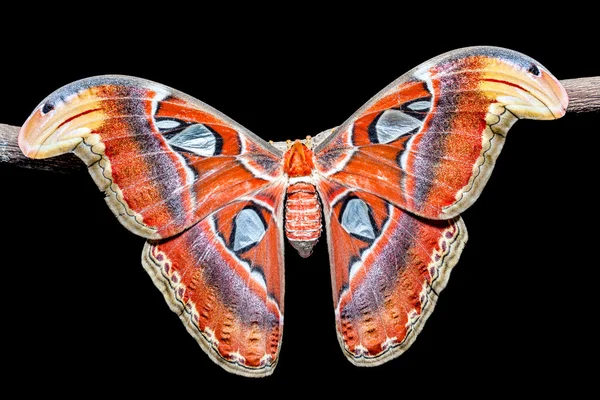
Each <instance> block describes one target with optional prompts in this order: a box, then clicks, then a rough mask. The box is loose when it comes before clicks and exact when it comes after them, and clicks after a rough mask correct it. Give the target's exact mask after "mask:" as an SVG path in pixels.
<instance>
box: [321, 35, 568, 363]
mask: <svg viewBox="0 0 600 400" xmlns="http://www.w3.org/2000/svg"><path fill="white" fill-rule="evenodd" d="M567 102H568V100H567V95H566V92H565V90H564V89H563V88H562V86H561V85H560V83H559V82H558V81H557V80H556V79H555V78H554V77H553V76H552V75H551V74H550V73H549V72H548V71H547V70H546V69H545V68H544V67H542V66H541V65H540V64H539V63H537V62H536V61H534V60H532V59H531V58H529V57H527V56H525V55H522V54H520V53H517V52H514V51H511V50H506V49H501V48H493V47H471V48H465V49H460V50H456V51H453V52H450V53H447V54H443V55H441V56H439V57H436V58H434V59H432V60H429V61H427V62H425V63H423V64H421V65H420V66H418V67H416V68H415V69H413V70H411V71H409V72H408V73H407V74H405V75H403V76H402V77H400V78H398V79H397V80H396V81H394V82H392V83H391V84H390V85H389V86H388V87H386V88H385V89H383V90H382V91H381V92H380V93H379V94H377V95H376V96H375V97H373V98H372V99H371V100H370V101H369V102H367V103H366V104H365V106H363V107H362V108H361V109H359V110H358V111H357V112H356V113H355V114H354V115H352V116H351V117H350V118H349V119H348V120H347V121H346V122H345V123H344V124H342V125H341V126H340V127H339V128H336V129H334V130H332V131H330V132H325V133H323V134H321V135H319V136H317V137H316V138H315V144H316V145H315V148H314V152H315V167H316V173H315V179H316V180H317V182H318V183H317V187H318V191H319V195H320V198H321V199H322V201H323V211H324V216H325V222H326V228H327V236H328V238H327V239H328V247H329V255H330V263H331V275H332V284H333V297H334V304H335V307H336V325H337V331H338V337H339V338H340V343H341V345H342V348H343V349H344V351H345V354H346V356H347V357H348V359H349V360H350V361H351V362H353V363H355V364H358V365H377V364H380V363H382V362H385V361H387V360H389V359H390V358H393V357H396V356H398V355H399V354H401V353H402V352H404V351H405V350H406V349H407V348H408V347H409V346H410V344H411V343H412V342H413V341H414V339H415V337H416V336H417V335H418V333H419V332H420V330H421V329H422V327H423V324H424V322H425V321H426V319H427V317H428V316H429V314H430V313H431V311H432V310H433V308H434V306H435V303H436V298H437V295H438V294H439V292H440V291H441V290H442V289H443V288H444V286H445V285H446V282H447V280H448V277H449V274H450V271H451V269H452V267H453V266H454V265H455V264H456V262H457V260H458V258H459V256H460V253H461V251H462V249H463V247H464V244H465V242H466V240H467V232H466V228H465V225H464V223H463V222H462V219H461V218H460V216H459V214H460V213H461V212H462V211H464V210H465V209H466V208H467V207H469V206H470V205H471V204H472V203H473V202H474V201H475V200H476V199H477V197H478V196H479V194H480V193H481V190H482V189H483V187H484V185H485V183H486V182H487V180H488V178H489V176H490V174H491V171H492V169H493V166H494V163H495V161H496V158H497V156H498V154H499V153H500V150H501V148H502V145H503V143H504V139H505V135H506V133H507V131H508V129H509V128H510V127H511V126H512V124H513V123H514V122H515V121H516V120H517V119H519V118H535V119H553V118H558V117H560V116H562V115H563V114H564V113H565V109H566V106H567Z"/></svg>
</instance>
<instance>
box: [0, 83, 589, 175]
mask: <svg viewBox="0 0 600 400" xmlns="http://www.w3.org/2000/svg"><path fill="white" fill-rule="evenodd" d="M561 83H562V85H563V86H564V88H565V89H566V91H567V93H568V95H569V107H568V108H567V112H569V113H586V112H600V76H595V77H589V78H576V79H565V80H562V81H561ZM19 129H20V128H19V127H18V126H11V125H5V124H0V164H1V163H6V164H11V165H15V166H18V167H22V168H32V169H39V170H47V171H53V172H61V173H68V172H72V171H79V170H83V169H84V168H85V164H83V163H82V162H81V161H80V160H79V159H78V158H77V157H76V156H75V155H73V154H65V155H62V156H60V157H53V158H49V159H45V160H33V159H30V158H27V157H25V155H23V153H22V152H21V149H19V146H18V144H17V135H18V133H19Z"/></svg>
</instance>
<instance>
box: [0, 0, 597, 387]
mask: <svg viewBox="0 0 600 400" xmlns="http://www.w3.org/2000/svg"><path fill="white" fill-rule="evenodd" d="M417 6H418V7H419V8H422V6H423V4H421V5H414V7H417ZM48 7H49V10H52V11H55V10H56V8H55V6H50V5H48ZM163 7H164V6H163ZM100 8H102V7H100ZM230 8H231V9H226V10H221V11H219V12H217V11H210V12H209V11H208V10H205V9H203V8H202V7H199V9H198V10H194V11H192V10H187V9H183V8H177V7H176V6H175V5H168V4H167V5H166V7H165V8H164V10H154V11H153V13H151V15H150V16H147V15H144V16H142V15H141V14H137V12H134V13H127V14H126V13H125V12H124V10H122V9H121V8H117V7H114V8H105V9H104V10H103V11H100V10H96V9H94V11H89V12H85V13H81V14H75V15H68V14H57V15H56V16H54V15H52V17H51V16H50V14H48V15H44V16H42V19H41V20H40V21H37V20H34V19H31V18H29V17H26V16H27V15H28V13H27V12H26V11H25V10H23V11H15V14H14V15H5V18H6V19H7V20H11V22H13V23H14V24H15V25H14V26H3V27H2V28H0V29H1V31H0V33H1V34H2V37H3V38H4V39H5V42H4V44H3V53H2V61H1V66H2V74H3V75H2V76H3V78H4V79H3V82H2V94H1V95H0V106H1V108H0V122H1V123H6V124H11V125H21V124H22V123H23V122H24V121H25V119H26V118H27V117H28V116H29V114H30V112H31V111H32V110H33V109H34V107H35V106H36V105H37V104H38V103H39V102H40V101H41V100H42V99H43V98H44V97H45V96H46V95H48V94H49V93H51V92H52V91H54V90H55V89H57V88H58V87H60V86H62V85H64V84H67V83H69V82H71V81H73V80H76V79H80V78H84V77H87V76H91V75H97V74H107V73H118V74H128V75H134V76H139V77H143V78H147V79H151V80H154V81H157V82H160V83H163V84H166V85H168V86H171V87H174V88H176V89H179V90H182V91H184V92H186V93H188V94H190V95H192V96H194V97H196V98H198V99H200V100H202V101H204V102H206V103H208V104H210V105H212V106H213V107H215V108H217V109H218V110H220V111H222V112H224V113H225V114H227V115H228V116H230V117H231V118H233V119H234V120H236V121H238V122H239V123H241V124H242V125H244V126H245V127H246V128H248V129H250V130H251V131H253V132H255V133H256V134H258V135H259V136H261V137H263V138H265V139H267V140H269V139H272V140H276V141H277V140H285V139H294V138H303V137H305V136H306V135H307V134H311V135H315V134H317V133H319V132H321V131H323V130H325V129H327V128H330V127H333V126H336V125H339V124H340V123H342V122H343V121H344V120H345V119H346V118H347V117H348V116H350V114H351V113H352V112H354V111H355V110H356V109H357V108H358V107H360V106H361V105H362V104H363V103H364V102H366V101H367V100H368V99H369V98H370V97H371V96H373V95H374V94H375V93H377V92H378V91H379V90H380V89H382V88H383V87H384V86H386V85H387V84H388V83H390V82H391V81H392V80H394V79H395V78H397V77H398V76H400V75H401V74H403V73H404V72H406V71H408V70H409V69H411V68H412V67H414V66H416V65H417V64H419V63H421V62H423V61H426V60H427V59H429V58H431V57H433V56H436V55H438V54H441V53H443V52H446V51H449V50H452V49H456V48H459V47H463V46H470V45H496V46H502V47H508V48H512V49H514V50H518V51H521V52H523V53H525V54H527V55H529V56H531V57H533V58H534V59H536V60H537V61H539V62H540V63H541V64H542V65H544V66H545V67H547V68H548V69H549V70H550V71H551V72H552V73H553V74H554V75H555V76H557V77H558V78H559V79H568V78H578V77H585V76H597V75H600V68H599V67H598V64H597V62H596V61H593V56H592V54H591V53H590V50H591V47H588V46H587V45H586V43H583V44H582V43H581V40H579V41H578V39H577V38H581V37H585V35H586V34H588V33H589V31H591V28H592V25H590V23H589V22H587V21H586V20H585V16H583V18H582V16H581V15H580V16H578V17H577V20H576V21H575V20H573V19H572V18H571V17H569V16H568V15H566V14H564V13H562V12H560V11H555V12H551V13H549V14H547V15H542V14H539V13H538V14H531V15H527V16H526V15H523V14H520V12H519V11H517V10H512V11H511V12H506V10H504V11H503V12H502V13H498V14H495V15H492V14H490V13H482V14H484V17H482V16H478V13H479V12H481V10H480V11H478V12H476V13H475V14H474V15H472V16H467V17H465V18H463V19H458V17H453V16H452V17H451V16H450V15H447V14H445V13H439V12H438V13H437V14H438V17H441V18H439V20H436V19H434V18H430V15H429V13H430V11H429V10H420V12H419V13H414V12H413V11H410V10H409V9H407V8H404V9H402V8H398V9H391V8H386V7H376V6H375V5H370V7H369V8H368V9H367V8H366V7H364V5H363V7H358V8H357V9H356V10H351V12H350V14H348V15H342V14H341V13H340V14H338V13H334V14H333V15H331V16H328V15H324V14H322V10H321V9H314V10H307V9H304V10H299V9H293V8H290V9H289V11H285V12H284V11H282V10H273V9H269V8H266V9H264V10H260V9H257V8H255V9H252V10H247V11H244V12H243V13H242V15H243V16H244V18H241V19H240V18H233V15H232V14H233V13H234V11H236V10H234V9H233V8H234V6H231V7H230ZM307 11H308V12H307ZM246 12H247V14H246ZM252 12H254V13H257V12H258V14H261V13H262V14H263V17H265V15H264V13H268V12H273V13H274V14H271V16H270V17H269V16H267V17H265V18H264V20H263V19H261V20H258V19H254V17H252V15H254V14H252ZM431 12H433V10H431ZM583 14H585V12H584V13H583ZM238 15H239V13H238ZM569 21H571V22H570V24H567V23H569ZM459 28H460V29H459ZM592 35H596V38H597V33H595V34H594V33H592ZM578 43H579V44H578ZM590 46H592V47H593V46H594V45H593V44H590ZM598 122H599V118H598V113H595V114H587V115H583V114H580V115H575V114H571V113H570V114H567V116H565V117H564V118H563V119H561V120H558V121H519V122H518V123H517V124H516V125H515V126H514V127H513V128H512V129H511V131H510V133H509V135H508V140H507V142H506V145H505V148H504V150H503V152H502V154H501V155H500V157H499V160H498V163H497V166H496V169H495V171H494V173H493V174H492V177H491V180H490V182H489V183H488V185H487V187H486V188H485V190H484V191H483V194H482V196H481V197H480V199H479V200H478V201H477V202H476V204H475V205H473V206H472V207H471V208H470V209H468V210H467V211H466V212H465V213H464V214H463V218H464V220H465V223H466V225H467V228H468V232H469V242H468V243H467V245H466V247H465V250H464V251H463V254H462V257H461V259H460V261H459V263H458V265H457V266H456V267H455V269H454V271H453V273H452V277H451V279H450V281H449V284H448V286H447V288H446V289H445V290H444V291H443V292H442V294H441V297H440V299H439V302H438V305H437V307H436V309H435V311H434V312H433V314H432V316H431V317H430V319H429V321H428V322H427V324H426V325H425V327H424V329H423V331H422V333H421V334H420V336H419V337H418V338H417V340H416V342H415V343H414V344H413V345H412V346H411V348H410V349H409V350H408V351H407V352H406V353H405V354H403V355H402V356H400V357H399V358H397V359H395V360H393V361H391V362H388V363H386V364H385V365H382V366H380V367H376V368H359V367H355V366H353V365H351V364H350V363H349V362H348V361H346V359H345V357H344V355H343V353H342V351H341V349H340V348H339V345H338V342H337V339H336V335H335V326H334V313H333V302H332V299H331V285H330V278H329V266H328V261H327V260H328V259H327V249H326V241H325V237H323V238H322V240H321V242H320V243H319V244H318V246H317V247H316V249H315V252H314V254H313V255H312V256H311V257H310V258H308V259H301V258H300V257H299V256H298V255H297V254H296V252H295V251H294V250H293V249H292V248H291V247H289V246H288V245H287V243H286V293H285V330H284V336H283V345H282V348H281V353H280V360H279V364H278V366H277V368H276V370H275V373H274V374H273V375H272V376H271V377H269V378H263V379H258V380H257V379H249V378H243V377H239V376H235V375H232V374H229V373H227V372H225V371H223V370H222V369H221V368H220V367H218V366H217V365H215V364H214V363H213V362H212V361H210V360H209V358H208V357H207V356H206V355H205V354H204V353H203V352H202V350H201V349H200V348H199V347H198V345H197V344H196V342H195V341H194V340H193V339H192V337H191V336H189V335H188V334H187V332H186V331H185V329H184V327H183V325H182V324H181V322H180V321H179V319H178V318H177V316H176V315H175V314H173V313H172V312H171V311H169V309H168V307H167V305H166V303H165V301H164V299H163V297H162V294H160V292H159V291H158V290H156V288H155V287H154V285H153V284H152V282H151V280H150V278H149V277H148V276H147V274H146V272H145V271H144V270H143V268H142V266H141V263H140V255H141V249H142V246H143V244H144V240H143V239H141V238H139V237H136V236H134V235H133V234H131V233H129V232H128V231H126V230H125V229H124V228H123V227H122V226H121V225H120V224H119V223H118V222H117V220H116V219H115V218H114V217H113V215H112V213H111V212H110V211H109V209H108V207H106V205H105V203H104V200H103V196H102V194H101V193H100V192H99V191H98V190H97V188H96V186H95V184H94V183H93V182H92V179H91V178H90V177H89V176H88V175H87V173H86V172H85V171H82V172H80V173H73V174H62V175H61V174H56V173H51V172H41V171H34V170H24V169H18V168H15V167H12V166H9V165H6V164H2V163H0V178H1V181H2V189H1V190H2V196H1V201H2V207H1V211H2V214H3V218H2V232H3V235H2V256H3V262H2V264H1V266H2V268H3V274H1V275H0V276H1V278H0V279H1V281H0V282H2V285H1V287H2V291H1V293H2V303H1V304H2V333H3V336H4V338H5V339H3V346H2V347H4V348H3V349H2V352H3V361H4V364H5V365H7V366H8V367H9V368H8V371H9V372H8V373H5V376H4V379H5V382H7V383H12V384H15V386H16V387H18V388H19V389H20V390H21V391H22V392H28V391H30V390H43V391H44V392H46V393H57V394H60V393H78V394H96V393H98V392H99V391H106V392H107V393H137V394H142V393H144V392H149V393H153V394H158V393H159V392H160V391H163V390H164V391H166V392H168V391H172V392H173V393H172V395H192V396H197V397H198V398H200V397H201V396H203V395H206V392H205V390H207V388H214V389H219V390H222V392H221V395H234V396H241V397H246V396H264V395H269V396H273V395H277V392H275V390H281V392H279V393H280V394H281V395H289V394H300V393H304V392H308V393H310V392H314V393H321V392H322V388H323V387H325V388H329V389H332V390H334V393H339V394H340V395H348V394H351V393H354V392H358V391H360V390H367V391H368V393H371V397H373V398H374V396H377V395H380V394H383V393H385V391H386V390H389V391H390V393H395V394H398V395H403V394H404V395H406V394H408V393H410V392H417V391H424V393H425V394H426V395H434V394H437V393H438V392H440V393H451V392H456V393H467V392H475V393H478V394H481V395H484V396H487V395H489V394H498V393H500V392H502V393H511V392H515V393H516V392H520V393H524V392H525V393H537V394H540V393H542V392H544V393H557V391H559V390H568V391H570V392H571V391H572V390H577V391H579V390H585V389H586V388H587V387H589V386H588V385H589V384H590V380H591V379H593V378H594V375H595V374H592V372H593V371H592V370H591V369H590V368H593V367H587V366H586V365H587V364H588V363H589V362H591V363H592V365H594V363H595V361H596V359H595V358H593V352H594V351H595V350H596V347H597V345H596V340H594V336H595V337H596V339H597V333H596V328H595V324H594V322H595V319H596V316H597V314H598V313H597V311H596V309H597V305H598V301H597V298H596V296H595V294H596V292H597V288H596V283H597V280H596V277H597V272H596V270H597V268H598V261H597V250H598V245H597V238H596V237H597V233H596V232H595V230H596V229H597V228H598V222H599V220H598V216H597V214H598V212H597V207H596V206H597V200H596V198H597V197H596V194H595V191H594V189H595V186H596V185H597V182H598V178H597V173H598V167H597V164H596V160H597V144H598V139H597V136H598V134H599V128H598ZM590 336H591V337H592V338H589V337H590ZM281 383H285V385H282V386H279V384H281ZM321 383H325V384H326V385H325V386H322V387H321V386H318V385H317V384H321ZM216 393H219V392H216ZM571 393H572V392H571Z"/></svg>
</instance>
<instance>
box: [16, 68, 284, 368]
mask: <svg viewBox="0 0 600 400" xmlns="http://www.w3.org/2000/svg"><path fill="white" fill-rule="evenodd" d="M19 145H20V147H21V149H22V150H23V153H24V154H26V155H28V156H29V157H34V158H45V157H51V156H56V155H60V154H62V153H66V152H71V151H72V152H74V153H75V154H76V155H78V156H79V157H80V158H81V159H82V160H83V161H85V163H86V164H87V165H88V169H89V171H90V173H91V175H92V177H93V178H94V181H95V182H96V184H97V185H98V187H99V189H100V190H102V191H103V192H104V193H105V194H106V201H107V203H108V205H109V206H110V208H111V210H112V211H113V212H114V214H115V215H116V217H117V218H118V220H119V221H120V222H121V223H122V224H123V225H124V226H125V227H126V228H127V229H129V230H130V231H132V232H133V233H135V234H137V235H140V236H142V237H145V238H146V239H149V240H150V242H149V243H148V244H147V245H146V247H145V250H144V257H143V260H144V261H143V265H144V267H145V268H146V270H147V271H148V273H149V274H150V276H151V277H152V279H153V281H154V283H155V284H156V286H157V287H158V288H159V289H160V290H161V291H162V293H163V294H164V296H165V299H166V300H167V303H168V304H169V306H170V308H171V309H172V310H173V311H174V312H176V313H177V314H179V316H180V318H181V320H182V322H183V323H184V325H185V327H186V328H187V330H188V331H189V332H190V334H192V336H194V338H195V339H196V340H197V341H198V343H199V344H200V346H201V347H202V349H203V350H204V351H206V353H207V354H208V355H209V356H210V357H211V359H213V360H214V361H216V362H217V363H218V364H219V365H221V366H222V367H223V368H225V369H227V370H228V371H231V372H234V373H238V374H242V375H247V376H265V375H269V374H271V373H272V372H273V369H274V368H275V365H276V363H277V360H278V352H279V348H280V344H281V334H282V329H283V265H284V264H283V229H282V219H283V213H282V211H281V209H282V207H283V199H284V196H285V179H284V177H283V173H282V171H281V155H282V153H281V151H280V150H278V149H277V148H275V147H273V146H271V145H270V144H268V143H266V142H265V141H263V140H261V139H260V138H258V137H257V136H256V135H254V134H252V133H251V132H249V131H248V130H247V129H244V128H243V127H242V126H240V125H239V124H237V123H236V122H234V121H233V120H232V119H230V118H228V117H227V116H225V115H224V114H222V113H220V112H219V111H217V110H215V109H214V108H211V107H210V106H208V105H207V104H205V103H203V102H201V101H199V100H197V99H194V98H192V97H191V96H188V95H186V94H184V93H182V92H179V91H177V90H175V89H173V88H169V87H167V86H164V85H161V84H158V83H156V82H151V81H148V80H144V79H140V78H136V77H129V76H115V75H107V76H97V77H91V78H86V79H83V80H80V81H77V82H73V83H71V84H69V85H66V86H64V87H62V88H60V89H58V90H57V91H55V92H54V93H53V94H51V95H50V96H48V97H47V98H46V99H45V100H43V101H42V102H41V103H40V105H39V106H38V107H37V108H36V110H34V112H33V113H32V115H31V116H30V117H29V118H28V120H27V121H26V122H25V124H24V125H23V127H22V129H21V132H20V134H19ZM65 196H66V194H65ZM69 217H70V216H69ZM100 247H102V246H100ZM103 248H104V250H105V251H106V252H107V254H106V255H105V257H107V258H110V257H111V256H112V255H111V254H110V250H109V249H108V247H107V246H104V247H103ZM116 259H117V258H115V260H116ZM119 267H120V266H119ZM123 267H125V266H123Z"/></svg>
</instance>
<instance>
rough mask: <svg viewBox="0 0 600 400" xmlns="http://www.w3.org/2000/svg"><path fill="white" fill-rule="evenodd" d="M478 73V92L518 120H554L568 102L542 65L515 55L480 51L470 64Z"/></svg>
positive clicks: (475, 54)
mask: <svg viewBox="0 0 600 400" xmlns="http://www.w3.org/2000/svg"><path fill="white" fill-rule="evenodd" d="M466 61H467V62H468V61H469V60H466ZM470 62H471V63H472V66H470V67H472V68H473V69H479V70H480V74H481V75H480V76H479V87H478V89H480V90H483V91H485V92H486V93H487V94H488V96H489V97H490V98H492V99H494V100H495V101H496V102H498V103H500V104H502V105H504V106H505V107H506V109H507V110H509V111H510V112H511V113H513V114H514V115H515V116H517V117H518V118H527V119H542V120H544V119H556V118H560V117H562V116H563V115H565V112H566V110H567V105H568V103H569V99H568V96H567V92H566V90H565V89H564V87H563V86H562V85H561V83H560V82H559V81H558V79H556V78H555V77H554V76H553V75H552V74H551V73H550V72H549V71H548V70H547V69H546V68H545V67H544V66H543V65H541V64H540V63H539V62H537V61H536V60H534V59H533V58H531V57H528V56H526V55H524V54H521V53H519V52H516V51H513V50H508V49H502V48H484V49H483V50H481V51H480V52H479V54H478V52H477V51H474V56H473V58H472V59H471V60H470Z"/></svg>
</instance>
